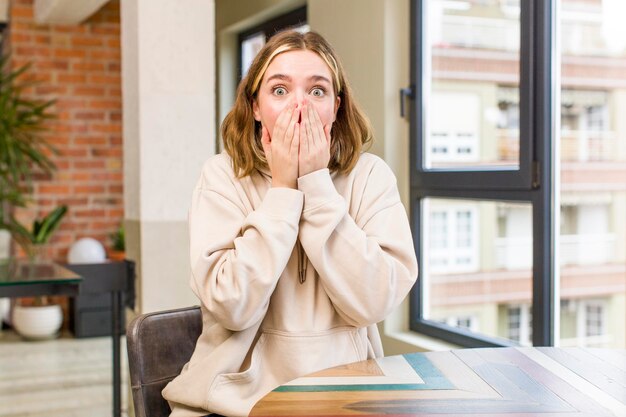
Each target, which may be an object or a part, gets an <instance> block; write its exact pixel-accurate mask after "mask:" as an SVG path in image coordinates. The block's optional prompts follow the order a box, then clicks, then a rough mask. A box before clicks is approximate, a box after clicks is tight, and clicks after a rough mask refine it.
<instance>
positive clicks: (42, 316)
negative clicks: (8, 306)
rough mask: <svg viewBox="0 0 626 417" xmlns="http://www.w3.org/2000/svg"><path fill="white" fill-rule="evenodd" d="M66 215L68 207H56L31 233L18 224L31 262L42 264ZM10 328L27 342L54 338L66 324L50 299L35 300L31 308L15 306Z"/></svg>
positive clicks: (20, 239) (58, 308)
mask: <svg viewBox="0 0 626 417" xmlns="http://www.w3.org/2000/svg"><path fill="white" fill-rule="evenodd" d="M65 213H67V206H60V207H57V208H56V209H54V210H52V211H51V212H50V213H48V214H47V215H46V216H45V217H44V218H43V219H41V220H40V219H35V220H34V221H33V225H32V227H31V229H30V230H28V229H26V228H25V227H24V226H22V225H21V224H20V223H18V222H16V224H15V226H16V227H17V229H18V231H19V239H18V241H20V243H21V244H22V246H23V247H26V248H27V253H28V256H29V258H30V259H31V262H37V261H39V259H38V258H39V257H40V255H41V250H42V249H43V248H45V244H46V243H47V242H48V241H49V240H50V237H51V236H52V234H53V233H54V231H55V230H56V228H57V227H59V224H60V223H61V220H62V219H63V216H65ZM11 324H12V326H13V328H14V329H15V331H16V332H17V333H19V334H20V335H21V336H22V337H24V338H27V339H47V338H51V337H55V336H56V335H57V334H58V332H59V329H60V328H61V324H63V311H62V309H61V306H60V305H58V304H53V303H51V302H50V299H49V297H47V296H40V297H34V298H33V299H32V304H31V305H23V304H21V303H17V304H16V305H15V307H14V308H13V316H12V321H11Z"/></svg>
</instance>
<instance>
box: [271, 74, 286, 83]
mask: <svg viewBox="0 0 626 417" xmlns="http://www.w3.org/2000/svg"><path fill="white" fill-rule="evenodd" d="M272 80H281V81H291V77H290V76H288V75H285V74H274V75H272V76H270V77H268V79H267V82H270V81H272Z"/></svg>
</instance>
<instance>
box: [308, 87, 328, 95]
mask: <svg viewBox="0 0 626 417" xmlns="http://www.w3.org/2000/svg"><path fill="white" fill-rule="evenodd" d="M325 93H326V92H325V91H324V89H322V88H319V87H316V88H314V89H313V90H311V95H312V96H313V97H324V94H325Z"/></svg>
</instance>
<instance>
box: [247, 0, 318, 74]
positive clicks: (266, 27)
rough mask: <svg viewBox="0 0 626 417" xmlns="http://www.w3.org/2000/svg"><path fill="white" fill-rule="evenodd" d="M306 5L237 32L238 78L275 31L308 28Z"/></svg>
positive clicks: (305, 29)
mask: <svg viewBox="0 0 626 417" xmlns="http://www.w3.org/2000/svg"><path fill="white" fill-rule="evenodd" d="M306 21H307V19H306V7H301V8H299V9H297V10H294V11H292V12H290V13H287V14H284V15H281V16H278V17H276V18H274V19H271V20H268V21H266V22H263V23H262V24H260V25H258V26H255V27H253V28H250V29H248V30H246V31H245V32H242V33H240V34H239V74H240V79H241V78H243V76H244V75H246V73H247V72H248V68H250V64H252V60H253V59H254V57H255V56H256V54H257V53H258V52H259V51H260V50H261V48H263V45H265V42H266V41H267V40H268V39H269V38H271V37H272V35H274V34H275V33H277V32H280V31H281V30H285V29H294V30H298V31H302V32H307V31H308V30H309V25H308V24H307V23H306Z"/></svg>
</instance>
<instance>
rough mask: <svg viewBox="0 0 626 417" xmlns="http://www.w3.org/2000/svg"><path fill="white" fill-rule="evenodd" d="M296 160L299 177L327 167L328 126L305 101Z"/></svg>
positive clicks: (328, 147)
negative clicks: (298, 151)
mask: <svg viewBox="0 0 626 417" xmlns="http://www.w3.org/2000/svg"><path fill="white" fill-rule="evenodd" d="M298 161H299V162H298V166H299V172H298V176H300V177H302V176H304V175H306V174H310V173H311V172H313V171H317V170H320V169H324V168H328V162H329V161H330V126H324V125H323V124H322V121H321V120H320V117H319V114H318V113H317V110H315V107H314V106H312V105H311V104H309V103H306V102H305V104H304V106H303V107H302V121H301V122H300V153H299V157H298Z"/></svg>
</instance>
